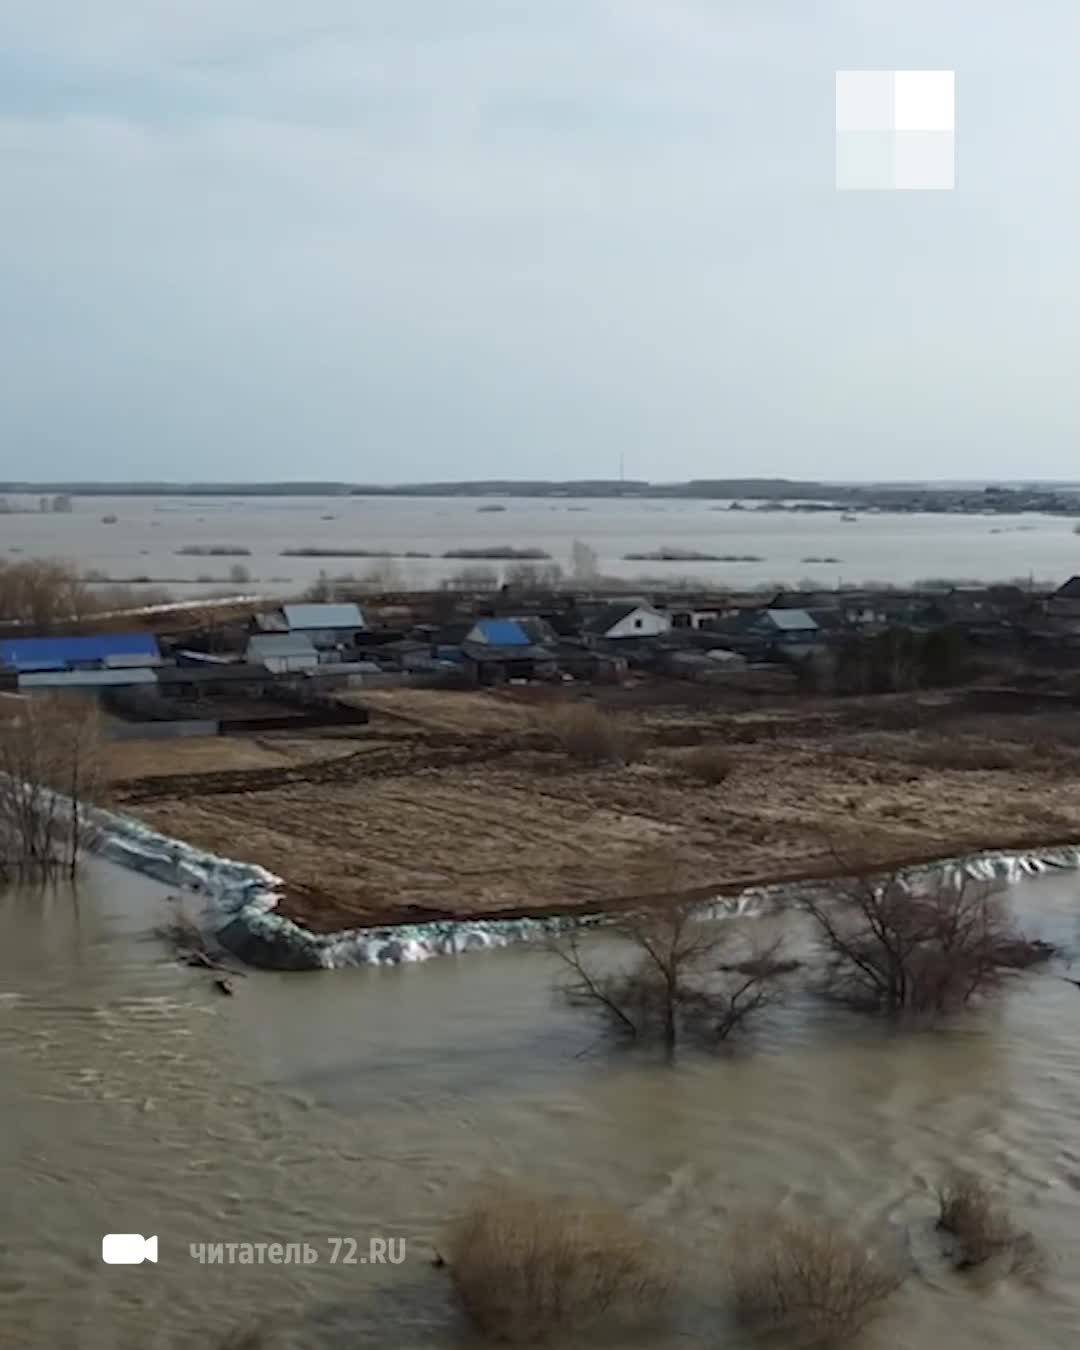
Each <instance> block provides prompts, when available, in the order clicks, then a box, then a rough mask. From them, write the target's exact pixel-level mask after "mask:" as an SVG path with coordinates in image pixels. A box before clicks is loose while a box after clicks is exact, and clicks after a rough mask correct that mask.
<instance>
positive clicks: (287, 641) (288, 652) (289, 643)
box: [247, 633, 318, 661]
mask: <svg viewBox="0 0 1080 1350" xmlns="http://www.w3.org/2000/svg"><path fill="white" fill-rule="evenodd" d="M247 654H248V657H249V659H250V658H252V657H253V658H255V659H256V660H259V661H262V660H264V659H265V658H266V657H268V656H310V657H312V658H313V659H315V660H317V659H318V655H317V653H316V651H315V648H314V647H313V646H312V645H311V639H310V638H307V637H305V636H304V635H303V633H261V634H260V635H259V636H258V637H253V638H248V645H247Z"/></svg>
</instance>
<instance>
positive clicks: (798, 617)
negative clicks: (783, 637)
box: [765, 609, 817, 630]
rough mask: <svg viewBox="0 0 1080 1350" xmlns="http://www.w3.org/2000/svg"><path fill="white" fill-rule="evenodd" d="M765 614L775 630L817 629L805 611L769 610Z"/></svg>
mask: <svg viewBox="0 0 1080 1350" xmlns="http://www.w3.org/2000/svg"><path fill="white" fill-rule="evenodd" d="M765 612H766V614H767V615H768V616H769V618H770V619H771V620H772V621H773V624H774V625H775V626H776V627H777V628H781V629H788V630H792V629H803V630H805V629H807V628H816V627H817V622H816V621H815V619H814V618H813V616H812V615H810V614H807V612H806V610H805V609H769V610H766V611H765Z"/></svg>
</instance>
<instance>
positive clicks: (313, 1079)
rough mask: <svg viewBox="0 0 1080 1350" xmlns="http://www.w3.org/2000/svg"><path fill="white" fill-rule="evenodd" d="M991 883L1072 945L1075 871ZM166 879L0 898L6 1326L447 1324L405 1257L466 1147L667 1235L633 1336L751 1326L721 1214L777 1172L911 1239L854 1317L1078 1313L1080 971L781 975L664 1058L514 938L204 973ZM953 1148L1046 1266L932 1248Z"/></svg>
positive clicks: (936, 1328) (386, 1340) (148, 1347)
mask: <svg viewBox="0 0 1080 1350" xmlns="http://www.w3.org/2000/svg"><path fill="white" fill-rule="evenodd" d="M1012 900H1013V902H1014V905H1015V908H1016V909H1017V912H1018V913H1019V915H1020V916H1021V918H1022V919H1023V920H1024V921H1025V923H1026V924H1027V925H1028V926H1029V927H1031V928H1032V929H1034V930H1037V931H1038V932H1040V933H1042V934H1043V935H1044V936H1047V937H1050V938H1052V939H1054V940H1057V941H1059V942H1061V943H1064V944H1066V945H1069V946H1072V947H1073V948H1077V947H1080V877H1077V876H1074V875H1071V874H1069V875H1057V876H1054V877H1052V878H1046V879H1042V880H1038V881H1031V882H1026V883H1024V884H1023V885H1021V886H1017V887H1015V888H1014V889H1013V891H1012ZM164 904H165V902H164V893H163V891H162V890H161V889H160V888H158V887H157V886H155V885H154V884H152V883H148V882H146V881H144V880H142V879H139V878H136V877H134V876H132V875H129V874H126V873H120V872H117V871H115V870H113V869H111V868H107V867H104V866H101V865H94V866H93V867H92V868H91V869H90V870H89V871H88V873H87V876H86V879H85V881H84V883H83V885H82V886H81V888H80V891H79V894H78V896H77V897H73V896H72V895H71V894H70V893H66V892H60V893H55V894H47V895H41V894H37V893H32V892H29V891H26V890H23V891H21V892H17V891H9V892H7V893H6V894H4V895H3V897H2V898H0V1120H2V1122H3V1129H2V1130H0V1193H2V1194H3V1196H4V1198H5V1201H6V1202H7V1207H8V1215H9V1219H8V1227H7V1229H6V1233H5V1241H4V1244H3V1246H2V1247H0V1304H2V1308H3V1322H2V1327H0V1343H2V1344H4V1345H5V1346H8V1345H10V1346H13V1347H25V1348H26V1350H41V1347H45V1346H48V1347H50V1350H69V1347H70V1350H129V1348H130V1350H174V1348H175V1350H181V1348H185V1350H186V1347H193V1348H194V1347H211V1348H212V1347H216V1346H217V1345H218V1344H219V1343H220V1342H221V1340H222V1338H223V1337H224V1336H225V1335H226V1334H228V1333H229V1332H230V1331H232V1330H233V1329H235V1328H237V1327H246V1326H250V1325H251V1324H252V1323H253V1322H254V1321H259V1320H263V1321H265V1323H266V1326H267V1334H266V1340H265V1344H266V1345H267V1346H269V1347H292V1348H294V1350H334V1348H336V1347H342V1350H344V1347H357V1346H372V1347H375V1346H378V1347H394V1348H396V1350H413V1348H414V1347H436V1346H439V1347H451V1346H458V1347H461V1346H471V1345H472V1342H471V1341H470V1339H469V1335H468V1333H467V1332H466V1331H465V1329H464V1328H462V1326H461V1325H460V1324H459V1322H458V1321H457V1319H456V1316H455V1313H454V1309H453V1305H452V1302H451V1301H450V1299H449V1297H448V1294H447V1289H446V1280H445V1276H444V1272H442V1271H439V1270H435V1269H433V1268H432V1267H431V1265H430V1258H431V1255H432V1250H433V1243H434V1241H435V1240H436V1238H437V1235H438V1233H439V1230H440V1227H441V1225H442V1223H443V1221H444V1218H445V1217H446V1215H447V1213H448V1212H449V1210H450V1209H451V1208H452V1206H453V1204H454V1203H455V1199H456V1197H457V1196H458V1195H459V1194H460V1189H461V1187H463V1186H464V1185H466V1184H468V1183H469V1182H471V1181H473V1180H474V1179H476V1178H477V1177H479V1176H481V1175H483V1174H484V1173H485V1172H487V1171H489V1170H490V1169H496V1170H499V1171H502V1172H505V1173H506V1174H508V1175H514V1176H520V1177H527V1178H531V1179H534V1180H537V1181H540V1182H542V1183H544V1184H548V1185H552V1186H555V1187H558V1188H566V1189H570V1190H575V1191H580V1190H587V1191H588V1192H590V1193H591V1194H595V1195H598V1196H601V1197H603V1198H605V1199H607V1200H609V1201H611V1202H613V1203H615V1204H616V1205H618V1206H620V1207H621V1208H623V1209H625V1210H627V1211H630V1212H632V1213H634V1214H637V1215H638V1216H639V1217H641V1218H642V1219H644V1220H645V1221H647V1222H649V1223H650V1224H652V1225H654V1226H655V1227H656V1229H657V1231H659V1232H660V1233H661V1234H663V1235H664V1236H665V1238H666V1240H667V1241H669V1242H670V1243H671V1244H672V1246H673V1249H674V1250H676V1251H678V1253H679V1260H680V1264H681V1265H682V1267H683V1269H684V1273H685V1276H686V1286H687V1293H686V1295H685V1297H684V1298H683V1300H682V1301H681V1304H680V1306H679V1307H678V1308H677V1309H676V1312H675V1315H674V1319H673V1323H672V1325H671V1326H670V1327H669V1328H664V1329H661V1330H658V1331H657V1332H655V1333H651V1334H649V1335H647V1336H645V1337H638V1338H637V1339H636V1340H635V1341H633V1345H635V1346H643V1347H648V1350H671V1348H672V1347H674V1346H676V1345H678V1346H684V1347H697V1346H701V1347H714V1346H718V1345H723V1346H727V1347H733V1348H734V1350H746V1348H747V1347H748V1346H749V1344H750V1343H749V1342H747V1341H745V1340H744V1339H741V1338H740V1336H739V1335H738V1334H737V1333H736V1332H735V1331H734V1330H733V1329H732V1328H731V1327H730V1325H729V1323H728V1316H727V1310H726V1304H725V1300H724V1296H723V1270H724V1260H725V1258H724V1244H725V1242H726V1241H727V1239H728V1235H729V1233H730V1229H731V1225H732V1222H733V1220H734V1219H735V1217H736V1216H737V1215H738V1214H739V1212H740V1211H742V1210H743V1209H744V1208H745V1207H747V1206H758V1205H772V1204H779V1205H782V1206H785V1207H787V1208H789V1209H793V1210H798V1211H800V1212H809V1213H811V1214H814V1213H820V1212H827V1213H830V1214H835V1215H836V1216H838V1217H840V1218H842V1219H843V1220H844V1221H845V1222H846V1223H847V1224H848V1225H849V1226H851V1227H852V1228H853V1229H856V1230H859V1231H865V1232H868V1233H875V1234H884V1235H886V1236H887V1237H889V1238H891V1239H894V1240H895V1241H896V1242H897V1243H898V1244H899V1246H900V1247H901V1248H902V1249H903V1250H904V1251H906V1252H907V1253H908V1256H909V1258H910V1266H911V1275H910V1277H909V1279H908V1281H907V1283H906V1284H905V1286H904V1288H903V1289H902V1291H901V1292H900V1294H899V1295H898V1297H897V1298H896V1300H895V1303H894V1304H893V1305H892V1306H891V1308H890V1310H889V1312H888V1313H887V1314H886V1316H885V1318H884V1320H883V1321H882V1322H881V1324H880V1326H879V1327H878V1328H877V1330H876V1331H875V1332H874V1333H873V1334H872V1335H871V1336H870V1337H869V1338H868V1340H867V1342H866V1344H868V1345H872V1346H880V1347H883V1348H884V1347H888V1350H922V1348H923V1347H925V1346H930V1345H932V1346H946V1345H947V1346H948V1347H949V1350H1016V1348H1017V1347H1018V1346H1027V1345H1037V1346H1039V1347H1040V1348H1043V1347H1045V1348H1046V1350H1056V1348H1057V1347H1061V1348H1062V1350H1064V1347H1066V1346H1070V1347H1071V1346H1073V1345H1075V1344H1076V1340H1077V1336H1078V1335H1080V1292H1078V1290H1080V1285H1078V1282H1077V1279H1076V1274H1077V1270H1078V1264H1080V1139H1078V1138H1077V1135H1076V1121H1077V1119H1078V1118H1080V1036H1078V1034H1077V1033H1078V1031H1080V991H1078V990H1077V989H1076V988H1075V987H1074V986H1073V985H1071V984H1069V983H1067V982H1065V981H1064V980H1062V979H1059V978H1057V977H1056V976H1054V975H1050V974H1046V975H1038V976H1030V977H1025V978H1024V979H1023V980H1022V981H1020V982H1019V983H1018V984H1017V985H1016V987H1015V988H1014V989H1013V991H1012V992H1011V993H1010V994H1009V995H1007V997H1006V999H1005V1001H1004V1002H1002V1003H1001V1004H1000V1005H998V1006H995V1007H994V1008H992V1009H987V1010H984V1011H981V1012H979V1013H977V1014H972V1015H970V1016H968V1017H967V1018H965V1019H964V1020H963V1021H962V1022H960V1023H957V1024H955V1025H954V1026H953V1027H951V1029H950V1030H948V1031H947V1032H938V1033H934V1034H927V1033H921V1034H914V1033H912V1034H893V1035H890V1034H886V1033H883V1032H881V1031H880V1030H878V1029H875V1028H873V1027H871V1026H868V1025H867V1024H866V1023H863V1022H859V1021H857V1020H853V1019H852V1018H850V1017H848V1016H840V1015H837V1014H829V1015H825V1014H823V1013H821V1012H820V1011H818V1010H816V1009H815V1008H814V1006H813V1005H811V1004H809V1003H805V1002H802V1001H800V1000H798V999H796V1001H795V1002H794V1003H793V1004H792V1005H790V1006H788V1007H786V1008H784V1009H782V1010H780V1011H778V1012H776V1013H774V1014H770V1020H769V1021H768V1022H766V1023H765V1024H763V1026H762V1028H761V1030H760V1032H758V1033H755V1034H754V1036H753V1037H752V1039H751V1040H750V1041H748V1042H747V1043H746V1044H745V1045H744V1046H743V1047H742V1048H741V1049H739V1050H738V1051H736V1052H735V1053H734V1054H731V1055H721V1056H718V1057H710V1058H706V1057H700V1056H697V1055H694V1054H689V1055H686V1056H685V1057H683V1058H682V1059H680V1061H679V1062H678V1064H677V1065H676V1066H675V1067H674V1068H671V1067H668V1066H665V1065H663V1064H661V1063H659V1062H656V1061H655V1060H653V1059H652V1058H650V1057H649V1056H647V1055H645V1056H642V1055H638V1054H626V1053H622V1054H610V1053H607V1052H605V1051H604V1050H602V1049H601V1048H600V1047H599V1046H598V1045H597V1043H596V1041H595V1029H594V1027H593V1026H592V1025H591V1024H590V1023H588V1022H582V1021H581V1020H580V1016H579V1015H578V1014H577V1013H574V1012H572V1011H571V1010H569V1009H567V1008H565V1007H564V1006H562V1005H561V1004H560V1003H559V1001H558V1000H557V999H555V998H553V996H552V994H551V988H550V986H551V982H552V978H553V974H554V971H553V968H552V958H551V957H550V956H549V955H548V954H546V953H542V952H536V951H528V950H523V949H517V950H514V949H509V950H505V951H502V952H494V953H488V954H474V955H470V956H465V957H460V958H444V959H439V960H435V961H432V962H430V963H428V964H426V965H423V966H418V967H402V968H397V969H376V970H359V971H356V970H354V971H347V972H336V973H325V974H310V975H309V974H305V975H274V974H263V973H259V974H250V975H248V976H247V977H246V978H243V979H239V980H237V986H238V987H237V992H236V996H235V997H233V998H223V997H221V996H220V995H219V994H218V993H217V992H216V991H215V990H214V988H213V986H212V981H211V978H210V976H209V975H208V973H207V972H205V971H198V970H191V969H187V968H182V967H178V966H176V965H174V964H172V963H171V962H170V961H169V960H168V959H167V955H166V953H165V951H164V949H163V948H162V947H161V946H160V945H159V943H158V942H157V941H156V940H155V938H154V937H153V928H154V926H155V925H156V924H157V923H158V922H159V921H160V919H161V917H162V913H163V910H164ZM1072 973H1074V974H1075V973H1077V972H1076V971H1075V970H1074V971H1073V972H1072ZM954 1163H962V1164H964V1165H966V1166H970V1167H974V1168H976V1169H977V1170H978V1171H979V1172H980V1173H982V1174H983V1175H984V1176H985V1177H987V1178H988V1179H989V1180H991V1181H992V1182H994V1183H995V1184H996V1185H998V1186H1000V1187H1001V1189H1002V1191H1003V1193H1004V1195H1005V1196H1006V1198H1007V1199H1008V1201H1009V1203H1010V1205H1011V1206H1012V1208H1013V1212H1014V1215H1015V1217H1016V1218H1017V1220H1018V1221H1019V1222H1020V1223H1021V1224H1022V1225H1023V1226H1025V1227H1029V1228H1031V1229H1032V1230H1033V1231H1034V1232H1035V1233H1036V1234H1037V1235H1038V1237H1039V1239H1040V1240H1041V1242H1042V1244H1043V1245H1044V1247H1045V1248H1046V1250H1047V1251H1048V1253H1049V1255H1050V1258H1051V1264H1050V1268H1049V1272H1048V1274H1047V1276H1046V1280H1045V1285H1044V1287H1043V1288H1042V1289H1041V1290H1035V1289H1031V1288H1028V1287H1027V1286H1025V1285H1023V1284H1021V1283H1019V1282H1014V1281H1006V1282H1003V1283H1000V1284H997V1285H995V1286H993V1287H989V1288H981V1287H979V1286H978V1285H977V1284H976V1285H974V1286H972V1285H969V1284H967V1283H965V1282H964V1281H963V1280H962V1279H961V1277H959V1276H957V1275H955V1274H953V1273H951V1272H949V1271H948V1270H947V1269H946V1268H945V1266H944V1264H943V1262H942V1261H941V1258H940V1256H939V1255H938V1252H937V1247H936V1243H935V1242H934V1241H933V1237H932V1234H931V1232H930V1228H931V1224H932V1218H933V1215H934V1201H933V1195H932V1191H933V1188H934V1186H935V1185H936V1184H937V1182H938V1181H939V1180H940V1179H941V1177H942V1174H943V1172H944V1171H945V1169H946V1168H947V1167H948V1166H949V1165H950V1164H954ZM106 1232H131V1233H142V1234H145V1235H150V1234H157V1235H158V1236H159V1240H160V1259H159V1262H158V1264H157V1265H143V1266H140V1267H105V1266H103V1265H102V1264H101V1263H100V1260H99V1253H100V1240H101V1236H102V1235H103V1234H104V1233H106ZM372 1236H380V1237H385V1238H387V1239H391V1238H403V1239H405V1240H406V1242H407V1249H406V1252H407V1254H406V1259H405V1260H404V1261H403V1262H402V1263H401V1264H400V1265H394V1266H390V1265H385V1266H373V1265H368V1266H363V1265H360V1264H357V1265H343V1264H340V1263H339V1264H333V1263H331V1260H330V1253H331V1250H332V1249H331V1247H330V1246H329V1245H328V1242H327V1240H328V1239H330V1238H353V1239H355V1240H356V1241H357V1242H358V1243H359V1244H360V1250H361V1251H364V1250H366V1249H367V1243H368V1239H369V1237H372ZM293 1241H297V1242H308V1243H310V1244H312V1246H313V1247H315V1248H316V1249H317V1250H318V1251H319V1253H320V1260H319V1261H318V1262H316V1263H314V1264H311V1265H306V1266H305V1265H288V1266H265V1265H264V1266H259V1265H246V1266H245V1265H229V1266H207V1265H200V1264H199V1263H197V1262H196V1261H194V1260H192V1259H191V1257H190V1255H189V1252H188V1247H189V1243H201V1242H211V1243H213V1242H282V1243H285V1242H293ZM589 1343H590V1344H594V1343H595V1342H594V1341H593V1340H591V1339H590V1342H589ZM618 1344H619V1346H620V1350H622V1347H623V1344H624V1343H622V1342H620V1343H618ZM560 1350H568V1347H567V1346H565V1345H563V1344H562V1343H560ZM569 1350H574V1348H573V1347H569Z"/></svg>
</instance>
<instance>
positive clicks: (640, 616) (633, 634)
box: [582, 600, 671, 642]
mask: <svg viewBox="0 0 1080 1350" xmlns="http://www.w3.org/2000/svg"><path fill="white" fill-rule="evenodd" d="M670 631H671V617H670V615H667V614H663V613H661V612H660V610H658V609H655V608H654V607H653V606H652V605H650V604H647V603H646V602H645V601H642V600H629V601H622V602H618V601H616V602H613V603H611V604H606V605H602V606H600V607H599V608H598V609H594V610H591V611H590V612H588V614H587V617H586V618H585V622H584V624H583V625H582V632H583V634H584V636H585V637H586V638H587V639H590V638H591V639H604V640H607V641H611V642H619V641H622V640H624V639H627V638H656V637H662V636H663V635H664V634H665V633H668V632H670Z"/></svg>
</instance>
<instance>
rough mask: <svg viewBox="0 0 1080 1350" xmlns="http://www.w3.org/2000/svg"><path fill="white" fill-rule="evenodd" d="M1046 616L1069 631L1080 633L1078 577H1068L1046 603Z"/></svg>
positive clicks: (1079, 589)
mask: <svg viewBox="0 0 1080 1350" xmlns="http://www.w3.org/2000/svg"><path fill="white" fill-rule="evenodd" d="M1046 616H1047V618H1049V619H1054V620H1057V621H1058V622H1059V623H1060V624H1061V625H1062V626H1064V627H1067V628H1068V629H1069V630H1070V631H1072V632H1076V631H1080V576H1078V577H1070V578H1069V579H1068V581H1066V582H1065V583H1064V584H1063V585H1061V586H1059V587H1058V588H1057V590H1056V591H1055V592H1054V593H1053V595H1051V596H1050V597H1049V598H1048V599H1047V601H1046Z"/></svg>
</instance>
